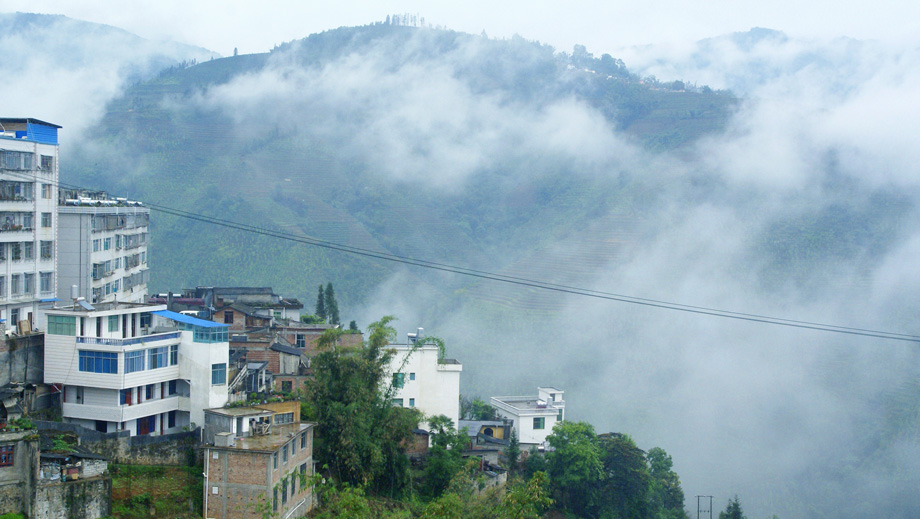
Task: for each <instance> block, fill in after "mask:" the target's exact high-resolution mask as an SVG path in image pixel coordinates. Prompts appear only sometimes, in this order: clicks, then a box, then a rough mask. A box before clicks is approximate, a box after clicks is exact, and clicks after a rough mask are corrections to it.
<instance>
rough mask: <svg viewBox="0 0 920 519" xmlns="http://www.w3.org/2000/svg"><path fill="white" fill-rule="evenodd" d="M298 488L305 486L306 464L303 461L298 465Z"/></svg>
mask: <svg viewBox="0 0 920 519" xmlns="http://www.w3.org/2000/svg"><path fill="white" fill-rule="evenodd" d="M298 479H300V489H301V490H303V489H304V488H306V487H307V464H306V463H303V464H301V465H300V477H299V478H298Z"/></svg>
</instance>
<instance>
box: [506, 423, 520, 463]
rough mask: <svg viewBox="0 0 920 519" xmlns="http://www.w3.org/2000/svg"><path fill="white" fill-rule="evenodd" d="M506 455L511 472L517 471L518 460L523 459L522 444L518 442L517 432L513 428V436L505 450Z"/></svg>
mask: <svg viewBox="0 0 920 519" xmlns="http://www.w3.org/2000/svg"><path fill="white" fill-rule="evenodd" d="M503 454H504V455H505V466H506V467H507V468H508V473H509V474H514V473H515V472H516V471H517V465H518V462H519V461H520V460H521V444H520V443H519V442H518V437H517V432H515V430H514V428H512V429H511V436H510V437H509V438H508V446H507V447H505V450H504V452H503Z"/></svg>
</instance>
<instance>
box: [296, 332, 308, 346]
mask: <svg viewBox="0 0 920 519" xmlns="http://www.w3.org/2000/svg"><path fill="white" fill-rule="evenodd" d="M294 346H297V347H298V348H305V347H306V346H307V338H306V336H304V334H302V333H298V334H297V337H295V339H294Z"/></svg>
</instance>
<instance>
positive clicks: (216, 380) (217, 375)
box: [211, 363, 227, 385]
mask: <svg viewBox="0 0 920 519" xmlns="http://www.w3.org/2000/svg"><path fill="white" fill-rule="evenodd" d="M226 383H227V365H226V364H223V363H221V364H211V384H212V385H217V384H226Z"/></svg>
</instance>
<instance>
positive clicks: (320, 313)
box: [313, 285, 326, 322]
mask: <svg viewBox="0 0 920 519" xmlns="http://www.w3.org/2000/svg"><path fill="white" fill-rule="evenodd" d="M313 313H314V314H316V317H319V318H320V319H322V320H323V322H325V321H326V296H325V295H324V294H323V285H320V286H319V291H318V292H317V294H316V308H315V309H314V311H313Z"/></svg>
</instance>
